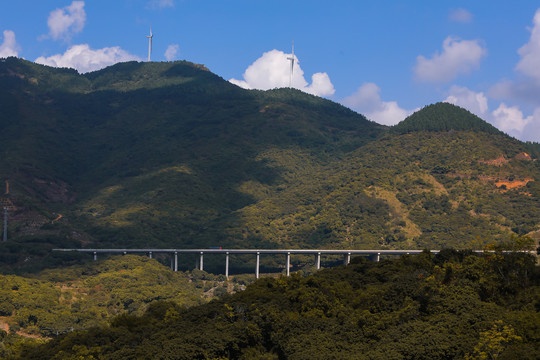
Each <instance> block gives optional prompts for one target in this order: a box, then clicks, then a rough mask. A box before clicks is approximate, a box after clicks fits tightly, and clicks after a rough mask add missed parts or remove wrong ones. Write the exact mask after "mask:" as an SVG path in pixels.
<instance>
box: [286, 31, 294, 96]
mask: <svg viewBox="0 0 540 360" xmlns="http://www.w3.org/2000/svg"><path fill="white" fill-rule="evenodd" d="M287 60H289V61H290V62H291V71H290V73H289V87H292V78H293V71H294V40H293V43H292V54H291V56H289V57H288V58H287Z"/></svg>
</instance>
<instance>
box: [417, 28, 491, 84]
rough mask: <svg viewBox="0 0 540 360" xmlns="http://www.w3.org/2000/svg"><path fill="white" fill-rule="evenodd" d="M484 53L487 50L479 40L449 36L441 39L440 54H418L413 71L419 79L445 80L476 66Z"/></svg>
mask: <svg viewBox="0 0 540 360" xmlns="http://www.w3.org/2000/svg"><path fill="white" fill-rule="evenodd" d="M486 55H487V50H486V48H485V46H484V45H483V44H482V42H481V41H480V40H460V39H457V38H454V37H451V36H449V37H447V38H446V39H445V40H444V41H443V51H442V53H441V54H439V53H435V54H434V55H433V56H432V57H431V58H430V59H427V58H425V57H424V56H422V55H418V57H417V58H416V66H415V68H414V73H415V75H416V78H417V79H418V80H419V81H424V82H434V83H440V82H447V81H450V80H452V79H454V78H455V77H456V76H458V75H459V74H468V73H470V72H471V71H472V70H473V69H475V68H478V66H479V65H480V61H481V60H482V58H483V57H485V56H486Z"/></svg>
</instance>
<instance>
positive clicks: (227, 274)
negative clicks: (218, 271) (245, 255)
mask: <svg viewBox="0 0 540 360" xmlns="http://www.w3.org/2000/svg"><path fill="white" fill-rule="evenodd" d="M225 278H226V279H227V280H229V252H228V251H227V252H226V253H225Z"/></svg>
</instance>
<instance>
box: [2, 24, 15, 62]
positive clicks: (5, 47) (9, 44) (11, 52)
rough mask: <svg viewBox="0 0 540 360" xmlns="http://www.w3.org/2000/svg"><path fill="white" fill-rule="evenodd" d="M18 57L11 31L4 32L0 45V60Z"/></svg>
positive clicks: (13, 35) (13, 34)
mask: <svg viewBox="0 0 540 360" xmlns="http://www.w3.org/2000/svg"><path fill="white" fill-rule="evenodd" d="M17 55H19V45H17V41H15V33H14V32H13V31H11V30H4V41H3V42H2V45H0V58H7V57H9V56H17Z"/></svg>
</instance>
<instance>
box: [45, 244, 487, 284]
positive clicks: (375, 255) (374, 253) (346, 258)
mask: <svg viewBox="0 0 540 360" xmlns="http://www.w3.org/2000/svg"><path fill="white" fill-rule="evenodd" d="M53 251H61V252H81V253H89V254H92V255H93V256H94V260H97V257H98V254H123V255H126V254H146V255H148V256H149V257H150V258H152V256H153V254H169V255H171V269H172V270H173V271H178V255H179V254H198V255H199V258H198V262H197V263H198V265H197V268H198V269H200V270H203V269H204V255H205V254H223V255H225V276H226V277H227V278H228V277H229V255H233V254H253V255H255V256H256V265H255V277H256V278H259V270H260V255H269V254H272V255H274V254H283V255H286V263H285V269H286V273H287V276H289V275H290V267H291V255H295V254H301V255H315V266H316V268H317V269H320V268H321V256H322V255H342V256H343V262H344V264H348V263H349V262H350V261H351V256H352V255H360V256H369V257H370V258H371V259H373V260H374V261H379V260H380V257H381V256H384V255H406V254H419V253H421V252H423V251H424V250H352V249H351V250H326V249H217V248H210V249H53ZM430 252H431V253H438V252H439V250H430ZM479 252H482V251H479Z"/></svg>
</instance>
